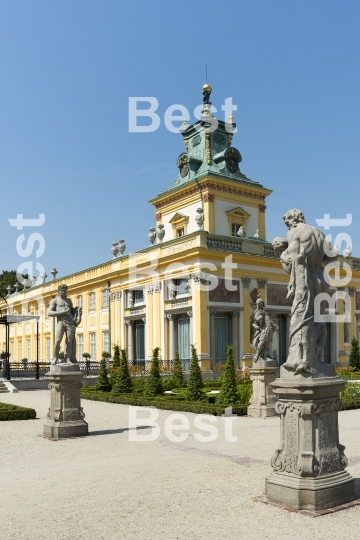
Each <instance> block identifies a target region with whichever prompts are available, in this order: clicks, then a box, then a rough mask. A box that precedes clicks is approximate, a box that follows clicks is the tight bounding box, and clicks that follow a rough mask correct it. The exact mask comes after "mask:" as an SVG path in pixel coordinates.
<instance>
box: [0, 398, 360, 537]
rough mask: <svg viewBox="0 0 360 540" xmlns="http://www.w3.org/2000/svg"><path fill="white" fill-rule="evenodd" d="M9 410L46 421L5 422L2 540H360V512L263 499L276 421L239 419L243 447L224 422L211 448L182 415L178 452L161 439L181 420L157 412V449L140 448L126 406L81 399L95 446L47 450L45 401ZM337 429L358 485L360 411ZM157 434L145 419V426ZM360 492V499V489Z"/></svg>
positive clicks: (0, 430) (0, 428)
mask: <svg viewBox="0 0 360 540" xmlns="http://www.w3.org/2000/svg"><path fill="white" fill-rule="evenodd" d="M0 399H1V401H3V402H8V403H15V404H18V405H23V406H30V407H34V408H35V409H36V411H37V414H38V418H37V419H36V420H27V421H17V422H0V449H1V460H0V462H1V465H0V470H1V477H0V478H1V483H0V538H1V540H8V539H14V540H15V539H16V540H23V539H26V540H30V539H39V540H42V539H44V540H45V539H46V540H78V539H86V540H88V539H91V540H101V539H109V540H112V539H126V540H127V539H131V540H132V539H134V540H137V539H140V540H142V539H144V540H155V539H156V540H158V539H168V538H169V539H173V540H176V539H179V540H183V539H184V540H235V539H244V540H245V539H246V540H257V539H259V540H260V539H271V540H272V539H274V540H283V539H284V540H285V539H286V540H290V539H291V540H310V539H311V540H312V539H321V540H324V539H326V540H330V539H336V540H343V539H344V540H345V539H346V540H347V539H348V538H358V537H359V531H360V507H355V508H351V509H348V510H345V511H342V512H338V513H336V514H333V515H327V516H323V517H318V518H315V519H312V518H307V517H304V516H301V515H298V514H294V513H290V512H286V511H282V510H279V509H276V508H273V507H269V506H266V505H264V504H262V503H259V502H255V501H254V500H253V499H254V497H256V496H258V495H261V494H262V493H263V491H264V478H265V476H266V475H267V474H268V473H269V472H270V465H269V460H270V457H271V455H272V453H273V451H274V449H275V447H276V445H277V444H278V439H279V419H278V418H272V419H267V420H260V419H253V418H247V417H243V418H237V419H236V420H235V421H234V429H233V432H234V435H236V436H237V437H238V442H237V443H232V442H227V441H226V440H225V436H224V420H222V419H217V421H216V423H215V424H214V426H217V427H218V428H219V437H218V438H217V439H216V440H215V441H213V442H208V443H204V442H203V443H202V442H199V441H198V440H197V439H196V437H195V434H196V433H198V432H199V429H198V428H196V427H195V426H194V418H195V415H193V414H190V413H183V414H184V415H185V416H186V418H187V419H188V421H189V423H190V430H189V433H190V435H189V437H188V438H187V440H186V441H184V442H182V443H179V442H172V441H169V440H168V438H167V437H166V436H165V433H164V430H163V426H164V421H165V420H166V418H167V417H168V416H169V414H171V413H169V412H167V411H159V420H158V422H159V425H160V427H161V433H160V436H159V438H158V439H157V440H155V441H153V442H132V441H129V433H130V432H129V430H128V429H127V427H128V411H129V408H128V406H125V405H115V404H111V403H100V402H92V401H87V400H83V407H84V411H85V413H86V420H87V421H88V422H89V428H90V435H89V436H88V437H85V438H82V439H81V438H79V439H72V440H63V441H49V440H46V439H43V438H42V437H41V436H40V435H41V433H42V425H43V421H44V419H45V415H46V412H47V408H48V405H49V392H48V391H47V390H39V391H27V392H20V393H18V394H3V395H1V398H0ZM145 416H146V415H144V418H145ZM339 418H340V441H341V443H342V444H344V445H345V446H346V455H347V456H348V458H349V468H348V470H349V472H350V473H351V474H352V475H353V476H354V477H355V478H359V477H360V436H359V435H360V422H359V421H360V410H356V411H345V412H342V413H340V415H339ZM148 423H149V422H146V420H145V419H144V421H143V426H146V425H148ZM131 433H132V434H133V433H135V431H134V430H131ZM136 433H138V434H143V435H146V434H150V433H151V430H150V429H149V428H144V429H139V430H137V431H136ZM179 433H180V432H179ZM179 433H177V432H174V434H175V435H178V434H179ZM201 433H202V434H203V435H204V436H207V435H208V433H205V431H202V432H201ZM357 489H358V491H359V495H360V482H359V481H358V482H357Z"/></svg>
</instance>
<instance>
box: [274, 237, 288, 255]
mask: <svg viewBox="0 0 360 540" xmlns="http://www.w3.org/2000/svg"><path fill="white" fill-rule="evenodd" d="M288 245H289V244H288V241H287V240H286V238H281V237H280V236H277V237H276V238H274V240H273V241H272V247H273V248H274V250H275V251H276V252H277V253H282V252H283V251H285V249H287V247H288Z"/></svg>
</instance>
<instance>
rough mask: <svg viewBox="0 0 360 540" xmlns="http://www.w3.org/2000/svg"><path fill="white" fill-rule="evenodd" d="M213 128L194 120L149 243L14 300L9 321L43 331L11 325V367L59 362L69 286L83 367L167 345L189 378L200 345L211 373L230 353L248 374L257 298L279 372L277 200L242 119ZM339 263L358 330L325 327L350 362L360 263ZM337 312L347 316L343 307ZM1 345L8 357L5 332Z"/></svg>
mask: <svg viewBox="0 0 360 540" xmlns="http://www.w3.org/2000/svg"><path fill="white" fill-rule="evenodd" d="M212 119H213V117H212V115H211V113H210V106H209V104H205V105H204V115H203V116H202V119H201V120H199V121H198V122H196V123H194V124H193V125H191V126H187V125H186V122H184V125H183V129H182V130H181V135H179V136H180V137H181V136H182V137H183V141H184V145H185V146H184V151H183V152H182V153H181V154H180V156H179V157H178V159H177V162H176V166H177V169H178V175H177V178H176V180H175V182H173V184H171V185H170V186H168V187H166V188H165V189H164V190H163V191H162V192H161V193H159V194H158V195H157V196H156V197H154V198H153V199H152V200H151V201H150V204H152V205H153V206H154V213H155V219H156V226H154V227H153V228H152V229H151V230H150V233H149V244H150V245H148V246H147V247H144V249H142V250H140V251H138V252H136V253H132V254H130V255H126V254H124V255H122V256H119V257H116V256H115V257H114V258H113V259H112V260H109V261H106V262H104V263H101V264H99V265H98V266H95V267H92V268H87V269H84V270H80V271H79V272H76V273H74V274H71V275H68V276H64V277H62V278H61V279H54V280H53V281H50V282H47V283H43V284H42V285H38V286H34V287H31V288H29V289H26V290H24V291H22V292H18V293H12V294H10V295H9V296H8V297H7V303H8V308H9V310H10V313H14V314H24V315H28V314H29V313H30V314H40V315H42V316H41V318H40V321H39V339H38V342H37V339H36V321H32V320H29V321H24V322H21V323H15V324H13V325H11V327H10V336H9V352H10V353H11V358H10V361H11V362H14V361H20V360H21V359H22V358H27V359H28V361H34V360H35V359H36V356H37V350H36V347H38V355H39V359H40V360H41V361H47V362H48V361H50V360H51V359H52V358H53V343H54V328H55V326H54V320H53V319H49V318H47V308H48V305H49V302H50V300H51V298H52V297H54V296H56V294H57V288H58V286H59V284H60V283H66V284H67V285H68V297H70V298H71V299H72V301H73V304H74V306H76V305H78V306H79V307H82V308H83V318H82V322H81V324H80V325H79V326H78V327H77V330H76V334H77V358H78V359H80V360H82V355H83V353H85V352H86V353H90V354H91V360H92V361H96V360H99V359H100V357H101V353H102V352H103V351H111V347H112V345H113V344H116V343H117V344H119V345H120V346H121V347H125V348H127V350H128V357H129V360H130V361H131V362H132V363H138V364H140V365H141V364H142V363H144V362H146V361H147V360H148V359H150V357H151V351H152V349H153V348H154V347H160V349H161V357H162V359H163V360H172V359H173V358H174V357H175V352H176V351H179V353H180V357H181V359H182V360H183V362H184V367H185V368H186V366H187V363H188V360H189V358H190V344H191V343H193V344H195V345H196V348H197V351H198V356H199V362H200V365H201V368H202V370H204V371H208V372H211V371H212V370H214V368H215V367H216V365H217V364H221V363H224V361H225V358H226V348H227V345H228V344H232V345H233V347H234V355H235V362H236V364H237V365H238V366H239V367H249V366H251V364H252V357H253V354H254V352H255V349H254V347H253V346H252V343H251V331H250V330H251V329H250V326H251V325H250V317H251V312H252V309H253V306H254V302H255V301H256V298H257V296H258V295H259V294H260V295H261V297H262V298H263V300H264V302H265V307H266V309H267V311H268V312H269V313H270V314H271V316H272V320H273V322H274V323H275V324H276V325H277V326H278V329H277V331H276V332H275V334H274V338H273V344H272V355H273V357H274V358H276V360H277V362H278V364H279V365H280V364H282V363H283V362H284V361H285V360H286V356H287V347H288V334H289V332H288V328H289V315H290V307H291V301H289V300H287V299H286V295H287V284H288V281H289V276H288V275H287V274H286V273H285V271H284V270H283V268H282V266H281V264H280V261H279V257H278V255H277V253H276V252H275V251H274V249H273V247H272V244H271V242H269V241H268V240H267V239H266V219H265V218H266V199H267V197H269V196H270V195H271V193H272V191H271V190H270V189H268V188H266V187H264V185H262V184H260V183H259V182H256V181H254V180H251V179H250V178H248V177H247V176H245V174H243V173H242V172H241V161H242V157H241V154H240V152H239V150H237V149H236V148H235V147H234V146H232V142H233V131H234V128H235V124H234V123H233V118H230V119H229V122H228V123H225V122H223V121H221V120H218V125H217V128H216V129H215V130H213V124H212ZM234 142H235V141H234ZM284 231H285V229H284ZM284 234H285V233H284ZM113 249H114V248H113ZM116 251H117V248H116V246H115V249H114V253H116ZM338 259H339V261H340V266H341V265H343V264H344V261H346V263H347V264H348V265H349V266H350V267H351V270H352V277H351V282H350V283H348V284H347V286H346V287H345V291H346V292H347V293H348V294H349V297H350V303H351V313H350V319H349V322H344V323H331V322H328V323H326V326H327V330H328V332H327V340H326V346H325V351H324V361H325V362H329V363H330V362H331V363H336V364H338V363H339V364H346V362H347V356H348V354H349V351H350V341H351V338H352V337H354V336H355V337H358V334H359V330H358V320H359V319H360V259H356V258H354V257H350V256H349V257H347V258H346V259H344V258H343V257H342V256H340V257H339V258H338ZM230 271H231V272H232V280H230V279H229V275H230ZM338 289H341V287H338ZM342 289H344V288H342ZM334 290H335V289H334ZM4 305H5V304H4V302H2V307H3V308H4ZM336 310H337V311H336V312H337V313H338V314H340V315H341V314H343V313H344V302H343V301H342V300H339V301H338V302H337V304H336ZM325 312H326V310H325ZM2 340H3V343H4V345H3V348H4V349H5V332H4V334H3V335H2Z"/></svg>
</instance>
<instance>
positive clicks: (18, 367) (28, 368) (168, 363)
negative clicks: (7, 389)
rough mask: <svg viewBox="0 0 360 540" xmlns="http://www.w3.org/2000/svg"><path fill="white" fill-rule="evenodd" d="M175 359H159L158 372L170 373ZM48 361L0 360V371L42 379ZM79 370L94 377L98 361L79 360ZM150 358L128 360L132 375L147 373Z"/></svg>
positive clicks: (185, 367)
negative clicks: (22, 361)
mask: <svg viewBox="0 0 360 540" xmlns="http://www.w3.org/2000/svg"><path fill="white" fill-rule="evenodd" d="M180 361H181V365H182V369H183V372H184V373H186V372H188V371H189V370H190V359H189V358H187V359H182V360H180ZM174 362H175V360H160V361H159V364H160V372H161V374H162V375H171V374H172V370H173V368H174ZM50 365H51V364H50V362H39V363H38V364H37V363H36V362H27V363H21V362H7V361H6V360H4V361H3V362H2V363H1V362H0V373H2V376H3V377H4V379H7V380H8V381H10V380H11V379H42V378H43V377H44V375H45V373H46V372H47V371H49V369H50ZM79 366H80V371H81V372H82V373H83V374H84V377H92V376H93V377H96V376H97V375H98V374H99V370H100V362H90V361H89V362H79ZM150 368H151V360H131V361H129V371H130V374H131V375H133V376H138V375H140V376H141V375H142V376H144V375H149V374H150Z"/></svg>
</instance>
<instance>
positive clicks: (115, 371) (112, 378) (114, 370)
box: [110, 345, 120, 388]
mask: <svg viewBox="0 0 360 540" xmlns="http://www.w3.org/2000/svg"><path fill="white" fill-rule="evenodd" d="M113 348H114V355H113V363H112V367H111V371H110V382H111V387H112V388H114V384H115V379H116V376H117V374H118V372H119V368H120V347H119V345H114V347H113Z"/></svg>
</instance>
